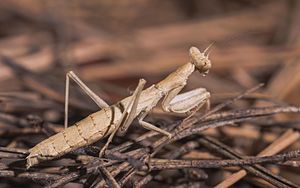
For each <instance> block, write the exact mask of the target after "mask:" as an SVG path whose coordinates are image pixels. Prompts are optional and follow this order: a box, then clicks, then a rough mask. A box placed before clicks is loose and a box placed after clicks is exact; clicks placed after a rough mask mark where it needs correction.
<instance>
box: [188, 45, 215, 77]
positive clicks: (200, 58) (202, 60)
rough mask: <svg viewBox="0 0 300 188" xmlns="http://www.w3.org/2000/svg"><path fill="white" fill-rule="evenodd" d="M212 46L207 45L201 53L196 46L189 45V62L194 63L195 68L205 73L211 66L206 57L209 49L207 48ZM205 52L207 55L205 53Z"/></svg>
mask: <svg viewBox="0 0 300 188" xmlns="http://www.w3.org/2000/svg"><path fill="white" fill-rule="evenodd" d="M211 46H212V44H211V45H209V46H208V47H207V48H206V49H205V50H204V52H203V53H201V52H200V50H199V49H198V48H196V47H193V46H192V47H191V48H190V58H191V62H192V63H193V64H194V65H195V67H196V69H197V70H198V71H199V72H200V73H202V74H204V75H206V74H208V72H209V69H210V68H211V62H210V60H209V59H208V58H209V53H210V52H208V53H207V51H208V50H209V48H210V47H211ZM206 53H207V55H206Z"/></svg>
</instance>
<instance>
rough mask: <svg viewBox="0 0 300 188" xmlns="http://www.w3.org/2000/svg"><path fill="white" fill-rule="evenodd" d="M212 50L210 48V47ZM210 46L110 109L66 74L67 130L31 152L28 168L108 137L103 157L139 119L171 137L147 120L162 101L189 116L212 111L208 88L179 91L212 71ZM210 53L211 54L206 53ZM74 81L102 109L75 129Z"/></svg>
mask: <svg viewBox="0 0 300 188" xmlns="http://www.w3.org/2000/svg"><path fill="white" fill-rule="evenodd" d="M209 47H210V46H209ZM209 47H207V48H206V49H205V50H204V52H203V53H201V52H200V50H199V49H198V48H196V47H191V48H190V50H189V55H190V61H189V62H188V63H186V64H184V65H182V66H181V67H179V68H178V69H177V70H176V71H174V72H173V73H171V74H170V75H168V76H167V77H166V78H165V79H163V80H162V81H160V82H159V83H157V84H153V85H152V86H150V87H148V88H146V89H144V90H143V88H144V85H145V83H146V81H145V80H144V79H140V81H139V84H138V86H137V87H136V89H135V91H134V93H133V94H132V95H131V96H129V97H127V98H125V99H123V100H121V101H119V102H117V103H116V104H113V105H111V106H109V105H108V104H107V103H106V102H105V101H104V100H103V99H101V98H100V97H99V96H98V95H96V94H95V93H94V92H93V91H92V90H91V89H89V88H88V87H87V86H86V85H85V84H84V83H83V82H82V81H81V80H80V79H79V77H78V76H76V74H75V73H74V72H72V71H70V72H68V73H67V74H66V91H65V121H64V124H65V127H66V128H65V129H64V130H63V131H61V132H59V133H57V134H55V135H53V136H51V137H49V138H47V139H45V140H44V141H42V142H40V143H38V144H37V145H36V146H34V147H32V148H31V149H29V155H28V156H27V158H26V160H27V164H26V167H27V168H30V167H32V166H34V165H37V164H39V163H40V162H42V161H47V160H52V159H56V158H59V157H60V156H62V155H64V154H66V153H68V152H70V151H74V150H76V149H78V148H80V147H83V146H87V145H89V144H92V143H94V142H96V141H98V140H100V139H102V138H105V137H108V136H109V137H108V140H107V142H106V144H105V145H104V147H103V148H102V149H101V151H100V153H99V156H100V157H101V156H103V154H104V152H105V150H106V149H107V147H108V145H109V143H110V142H111V141H112V139H113V137H114V135H115V134H118V135H124V134H125V133H126V131H127V129H128V127H129V126H130V125H131V123H132V121H133V120H134V119H135V118H137V119H138V123H139V124H140V125H142V126H143V127H144V128H146V129H149V130H153V131H156V132H159V133H161V134H163V135H165V136H168V137H169V138H171V137H172V134H171V133H169V132H167V131H165V130H163V129H161V128H158V127H156V126H155V125H153V124H151V123H149V122H146V121H144V118H145V117H146V116H147V115H148V113H149V112H150V111H151V110H152V109H153V108H154V107H155V106H156V105H157V104H158V102H159V101H161V99H163V100H162V102H161V105H162V109H163V110H164V111H166V112H175V113H187V112H192V110H195V111H196V110H198V109H200V108H201V107H202V106H203V105H204V104H206V107H207V108H209V104H210V102H209V101H210V93H209V92H208V91H207V90H206V89H205V88H197V89H194V90H191V91H188V92H185V93H182V94H179V92H180V91H181V90H182V89H183V88H184V86H185V85H186V84H187V80H188V78H189V76H190V75H191V74H192V73H193V72H194V71H196V70H198V71H199V72H200V73H202V74H204V75H206V74H207V73H208V72H209V69H210V68H211V62H210V60H209V53H207V52H208V49H209ZM206 53H207V54H206ZM70 78H71V79H72V80H74V81H75V82H76V83H77V84H78V85H79V86H80V87H81V88H82V89H83V91H84V92H85V93H86V94H87V95H88V96H90V97H91V98H92V100H93V101H94V102H95V103H96V104H97V105H98V106H99V107H100V109H101V110H99V111H97V112H95V113H93V114H90V115H89V116H87V117H86V118H84V119H83V120H81V121H79V122H77V123H75V124H74V125H72V126H69V127H68V126H67V125H68V100H69V82H70Z"/></svg>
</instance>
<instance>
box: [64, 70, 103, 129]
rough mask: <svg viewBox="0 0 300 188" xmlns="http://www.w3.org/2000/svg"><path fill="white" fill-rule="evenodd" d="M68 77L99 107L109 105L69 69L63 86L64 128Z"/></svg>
mask: <svg viewBox="0 0 300 188" xmlns="http://www.w3.org/2000/svg"><path fill="white" fill-rule="evenodd" d="M70 78H71V79H72V80H74V81H75V82H76V83H77V84H78V85H79V87H80V88H81V89H82V90H83V91H84V92H85V93H86V94H87V95H88V96H89V97H91V99H92V100H93V101H94V102H95V103H96V104H97V105H98V106H99V107H100V108H105V107H109V105H108V104H107V103H106V102H105V101H104V100H103V99H101V98H100V97H99V96H98V95H97V94H96V93H94V92H93V91H92V90H91V89H90V88H89V87H88V86H87V85H85V84H84V83H83V82H82V81H81V80H80V79H79V77H78V76H77V75H76V74H75V73H74V72H73V71H70V72H68V73H67V74H66V88H65V121H64V125H65V128H67V127H68V111H69V89H70Z"/></svg>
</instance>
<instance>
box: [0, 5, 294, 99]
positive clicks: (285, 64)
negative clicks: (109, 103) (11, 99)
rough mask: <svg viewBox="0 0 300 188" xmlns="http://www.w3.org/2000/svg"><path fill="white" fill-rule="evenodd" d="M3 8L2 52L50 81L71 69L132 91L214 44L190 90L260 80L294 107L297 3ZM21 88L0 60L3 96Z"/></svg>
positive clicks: (219, 90) (218, 89)
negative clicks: (208, 63) (206, 69)
mask: <svg viewBox="0 0 300 188" xmlns="http://www.w3.org/2000/svg"><path fill="white" fill-rule="evenodd" d="M0 10H1V11H0V15H1V16H0V51H1V54H2V55H5V56H8V57H10V58H12V59H14V60H15V61H16V63H18V64H20V65H22V66H24V67H26V68H27V69H29V70H31V71H33V72H35V73H38V74H42V79H46V80H47V79H50V78H51V77H55V79H57V82H55V84H62V85H63V84H64V74H65V73H66V72H67V71H68V70H75V72H76V73H77V74H78V75H79V76H80V78H82V79H83V80H85V81H86V82H88V83H89V82H91V83H96V85H95V86H94V87H93V88H94V89H97V88H98V89H101V90H106V89H107V87H105V86H101V84H99V83H102V82H103V83H106V82H108V83H110V84H116V85H117V86H125V87H128V85H129V86H132V88H130V90H132V89H134V86H135V85H136V83H137V79H138V78H141V77H143V78H146V79H147V80H148V84H151V83H153V82H156V81H158V80H160V79H162V78H163V77H164V76H165V75H167V74H168V73H170V72H171V71H173V70H175V69H176V68H177V67H178V66H179V65H182V64H184V63H185V62H187V61H188V60H189V59H188V49H189V47H190V46H192V45H194V46H197V47H199V48H200V49H202V50H203V49H205V48H206V47H207V46H208V45H209V44H211V43H214V45H213V47H212V52H211V57H210V58H211V60H212V63H213V69H212V70H211V72H210V74H209V75H208V76H207V77H205V78H203V77H202V76H201V75H196V74H195V75H194V76H193V78H191V79H190V83H189V84H188V87H191V88H195V87H206V88H208V90H210V91H211V92H212V93H213V94H218V95H220V94H225V93H228V92H237V91H241V90H242V89H245V88H249V87H251V86H254V85H255V84H257V83H260V82H263V83H266V86H265V87H266V92H267V93H268V94H270V95H272V96H273V97H274V98H276V99H280V100H281V99H284V100H285V101H286V102H291V103H294V104H299V99H298V93H299V88H300V87H299V82H300V76H299V74H298V72H299V71H300V64H299V63H298V56H299V50H298V45H299V37H298V36H299V35H298V33H299V27H300V25H299V17H300V12H299V3H298V1H294V0H289V1H279V0H278V1H274V0H264V1H252V0H251V1H249V0H230V1H220V0H213V1H197V0H188V1H180V0H172V1H171V0H166V1H159V0H152V1H150V0H131V1H129V0H121V1H117V2H115V1H105V0H102V1H80V0H72V1H59V0H52V1H46V0H43V1H35V0H21V1H19V0H2V1H1V2H0ZM55 74H58V75H60V76H57V75H55ZM39 81H40V82H44V80H43V81H42V80H39ZM98 81H100V82H98ZM8 83H9V84H8ZM44 83H46V82H44ZM22 85H26V82H23V81H22V82H20V80H16V75H15V74H14V73H13V71H12V70H11V69H10V68H8V67H7V66H4V65H3V64H1V63H0V86H1V87H0V91H13V90H14V91H15V90H18V89H19V88H20V86H22ZM104 85H105V84H104ZM110 89H111V88H110ZM187 89H190V88H187ZM117 94H124V95H126V93H123V92H121V93H117ZM104 98H105V96H104ZM106 98H107V97H106ZM108 100H114V98H111V96H110V97H109V99H108Z"/></svg>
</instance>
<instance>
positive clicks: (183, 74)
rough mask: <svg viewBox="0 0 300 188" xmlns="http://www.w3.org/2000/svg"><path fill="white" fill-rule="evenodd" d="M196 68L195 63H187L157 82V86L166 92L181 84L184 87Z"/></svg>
mask: <svg viewBox="0 0 300 188" xmlns="http://www.w3.org/2000/svg"><path fill="white" fill-rule="evenodd" d="M194 70H195V65H194V64H193V63H190V62H189V63H186V64H184V65H182V66H181V67H179V68H178V69H177V70H176V71H174V72H172V73H171V74H170V75H169V76H167V77H166V78H165V79H163V80H162V81H160V82H159V83H158V84H156V87H157V88H158V89H159V90H161V91H163V92H164V93H167V92H169V91H170V90H172V89H175V88H178V87H181V86H182V87H183V86H184V85H185V84H186V81H187V79H188V77H189V76H190V75H191V74H192V73H193V72H194Z"/></svg>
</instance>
